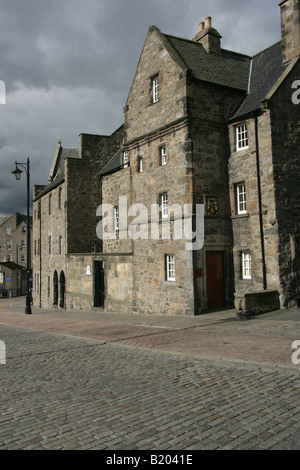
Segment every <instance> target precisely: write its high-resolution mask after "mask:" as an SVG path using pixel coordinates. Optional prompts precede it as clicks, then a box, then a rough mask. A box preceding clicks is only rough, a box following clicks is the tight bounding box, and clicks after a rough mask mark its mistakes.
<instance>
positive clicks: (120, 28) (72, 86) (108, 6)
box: [0, 0, 280, 215]
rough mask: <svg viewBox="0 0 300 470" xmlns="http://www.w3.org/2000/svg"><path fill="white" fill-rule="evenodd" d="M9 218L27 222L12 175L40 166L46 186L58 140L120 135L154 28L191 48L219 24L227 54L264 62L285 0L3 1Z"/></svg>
mask: <svg viewBox="0 0 300 470" xmlns="http://www.w3.org/2000/svg"><path fill="white" fill-rule="evenodd" d="M0 7H1V15H0V44H1V54H0V80H2V81H3V82H4V83H5V85H6V104H5V105H1V104H0V123H1V126H0V165H1V166H0V214H7V215H10V214H12V213H14V212H16V211H19V212H23V213H25V211H26V204H25V203H24V201H25V190H26V188H25V182H24V181H23V184H22V181H21V182H18V183H17V182H16V181H14V180H13V179H12V178H13V177H12V175H11V174H10V172H11V171H12V169H13V165H14V161H15V160H18V161H25V160H26V158H27V156H29V157H30V161H31V181H32V184H46V183H47V179H48V173H49V170H50V167H51V163H52V159H53V156H54V153H55V149H56V145H57V139H58V135H59V134H60V135H61V137H62V144H63V145H64V146H67V147H75V146H78V135H79V134H80V133H82V132H86V133H92V134H111V133H112V132H113V131H114V130H115V129H117V128H118V127H119V126H120V125H121V124H122V121H123V107H124V105H125V103H126V99H127V96H128V92H129V89H130V86H131V82H132V80H133V77H134V74H135V70H136V66H137V63H138V60H139V56H140V53H141V50H142V47H143V43H144V40H145V37H146V34H147V31H148V28H149V26H151V25H152V24H154V25H156V26H158V27H159V28H160V29H161V30H162V31H163V32H165V33H168V34H173V35H175V36H181V37H186V38H189V39H191V38H192V37H193V36H194V35H195V34H196V32H197V31H198V22H200V21H204V19H205V16H212V18H213V26H214V27H215V28H216V29H218V31H219V32H220V34H221V35H222V47H224V48H226V49H231V50H235V51H238V52H242V53H246V54H255V53H257V52H259V51H260V50H262V49H264V48H265V47H267V46H269V45H270V44H273V43H275V42H277V41H278V40H280V11H279V7H278V1H275V0H264V1H263V2H261V1H260V0H248V1H247V2H240V1H238V0H226V2H224V0H211V1H210V2H207V1H206V0H186V1H184V2H183V1H182V0H85V1H84V2H82V0H26V1H24V0H11V1H9V2H7V1H4V0H0Z"/></svg>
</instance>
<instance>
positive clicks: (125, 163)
mask: <svg viewBox="0 0 300 470" xmlns="http://www.w3.org/2000/svg"><path fill="white" fill-rule="evenodd" d="M128 166H129V153H128V152H127V150H125V151H124V152H123V168H127V167H128Z"/></svg>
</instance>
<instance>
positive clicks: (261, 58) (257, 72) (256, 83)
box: [230, 42, 287, 121]
mask: <svg viewBox="0 0 300 470" xmlns="http://www.w3.org/2000/svg"><path fill="white" fill-rule="evenodd" d="M286 69H287V65H285V66H283V65H282V49H281V42H278V43H276V44H274V45H273V46H270V47H269V48H267V49H265V50H263V51H262V52H260V53H259V54H256V55H255V56H254V57H253V58H252V61H251V66H250V77H249V86H248V94H247V96H246V98H245V99H244V101H243V102H242V104H241V105H240V107H239V108H238V110H237V111H236V113H235V114H234V115H233V116H232V118H231V119H230V121H234V120H237V119H239V118H241V117H242V116H245V115H247V114H250V113H251V112H253V111H256V110H258V109H260V108H261V101H262V100H264V99H265V98H266V96H267V95H268V93H269V92H270V90H271V89H272V88H273V87H274V85H275V84H276V83H277V81H278V80H279V79H280V77H281V76H282V75H283V74H284V72H285V71H286Z"/></svg>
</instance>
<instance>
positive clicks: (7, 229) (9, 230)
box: [6, 227, 11, 235]
mask: <svg viewBox="0 0 300 470" xmlns="http://www.w3.org/2000/svg"><path fill="white" fill-rule="evenodd" d="M6 235H11V227H6Z"/></svg>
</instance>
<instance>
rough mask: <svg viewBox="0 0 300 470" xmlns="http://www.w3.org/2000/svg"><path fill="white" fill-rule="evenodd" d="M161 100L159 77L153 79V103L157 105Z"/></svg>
mask: <svg viewBox="0 0 300 470" xmlns="http://www.w3.org/2000/svg"><path fill="white" fill-rule="evenodd" d="M158 100H159V82H158V75H156V77H154V78H153V79H152V101H153V103H157V102H158Z"/></svg>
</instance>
